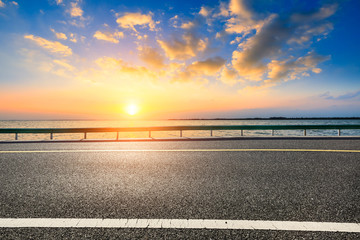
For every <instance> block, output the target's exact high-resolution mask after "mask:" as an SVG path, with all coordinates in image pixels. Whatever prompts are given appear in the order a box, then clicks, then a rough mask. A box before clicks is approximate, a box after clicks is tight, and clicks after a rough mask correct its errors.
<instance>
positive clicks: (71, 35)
mask: <svg viewBox="0 0 360 240" xmlns="http://www.w3.org/2000/svg"><path fill="white" fill-rule="evenodd" d="M69 40H70V41H71V42H73V43H76V42H77V39H76V36H75V34H74V33H70V35H69Z"/></svg>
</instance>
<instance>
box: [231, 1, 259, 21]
mask: <svg viewBox="0 0 360 240" xmlns="http://www.w3.org/2000/svg"><path fill="white" fill-rule="evenodd" d="M229 10H230V12H231V14H232V15H237V16H239V17H241V18H245V19H251V18H252V16H253V15H254V13H253V11H252V10H251V9H250V7H249V4H248V2H247V1H245V0H230V3H229Z"/></svg>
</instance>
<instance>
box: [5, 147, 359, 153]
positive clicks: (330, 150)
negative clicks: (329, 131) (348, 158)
mask: <svg viewBox="0 0 360 240" xmlns="http://www.w3.org/2000/svg"><path fill="white" fill-rule="evenodd" d="M82 152H84V153H86V152H340V153H360V150H350V149H349V150H345V149H274V148H270V149H262V148H254V149H68V150H3V151H0V154H1V153H82Z"/></svg>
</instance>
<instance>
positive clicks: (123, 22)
mask: <svg viewBox="0 0 360 240" xmlns="http://www.w3.org/2000/svg"><path fill="white" fill-rule="evenodd" d="M116 22H117V24H119V26H120V27H122V28H130V29H132V30H134V31H135V32H137V30H136V29H135V26H148V27H149V28H150V30H152V31H153V30H155V23H154V21H153V19H152V13H149V14H141V13H125V14H124V15H122V16H121V17H118V18H117V19H116Z"/></svg>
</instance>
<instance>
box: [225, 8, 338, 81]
mask: <svg viewBox="0 0 360 240" xmlns="http://www.w3.org/2000/svg"><path fill="white" fill-rule="evenodd" d="M235 3H236V4H237V5H236V4H235V5H234V6H233V8H232V10H231V12H232V13H233V14H237V15H238V16H242V17H243V16H244V19H250V21H245V23H246V24H247V23H249V22H250V25H249V26H248V25H246V24H245V25H241V21H239V24H234V25H233V26H234V27H235V26H236V27H239V28H238V29H237V30H234V31H233V32H237V33H241V34H242V35H240V36H238V37H236V38H235V40H234V41H232V43H236V42H239V45H238V49H237V50H235V51H234V52H233V54H232V62H231V63H232V68H233V69H234V70H236V71H237V73H238V74H239V76H240V77H241V78H243V79H246V80H253V81H263V80H266V81H264V83H266V82H270V81H272V82H275V81H281V79H283V80H285V79H287V80H289V79H296V78H298V77H299V76H308V75H309V71H312V72H314V73H319V72H321V69H319V68H316V65H317V64H318V63H320V62H322V61H325V60H327V59H329V56H320V55H317V54H315V53H314V52H310V53H309V54H308V55H306V56H304V57H300V58H298V59H296V58H295V57H289V56H288V54H289V53H291V51H293V49H292V46H291V44H293V43H296V44H300V45H302V47H305V45H304V44H310V43H311V39H312V38H314V37H317V38H318V39H320V38H321V37H324V36H326V35H327V34H328V32H329V31H330V30H331V29H332V24H331V23H329V22H324V19H326V18H327V17H329V16H331V15H332V14H333V13H334V11H335V9H336V8H335V7H322V8H320V9H319V10H318V11H315V12H313V13H311V14H300V13H295V14H292V15H291V16H290V17H289V18H280V17H279V16H278V15H276V14H271V15H270V16H268V17H266V18H265V19H264V20H257V21H255V22H256V23H257V25H251V23H254V21H253V20H252V19H253V18H254V16H255V15H256V14H254V13H253V12H252V11H249V10H248V8H246V6H245V5H243V4H240V3H244V2H243V1H235ZM294 16H296V17H294ZM232 19H235V20H236V19H238V18H232ZM294 19H295V20H296V21H295V20H294ZM300 19H301V20H302V21H300ZM235 20H234V21H235ZM311 20H314V21H315V20H317V21H318V22H312V21H311ZM231 21H232V20H231V19H230V20H228V22H227V24H228V25H227V30H229V23H231ZM236 21H237V20H236ZM252 28H253V29H254V30H255V32H254V33H252V34H251V35H249V36H248V37H246V38H245V37H244V35H245V34H248V33H249V31H250V30H252ZM284 58H285V59H286V58H288V59H287V60H284ZM279 59H281V60H279Z"/></svg>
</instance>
